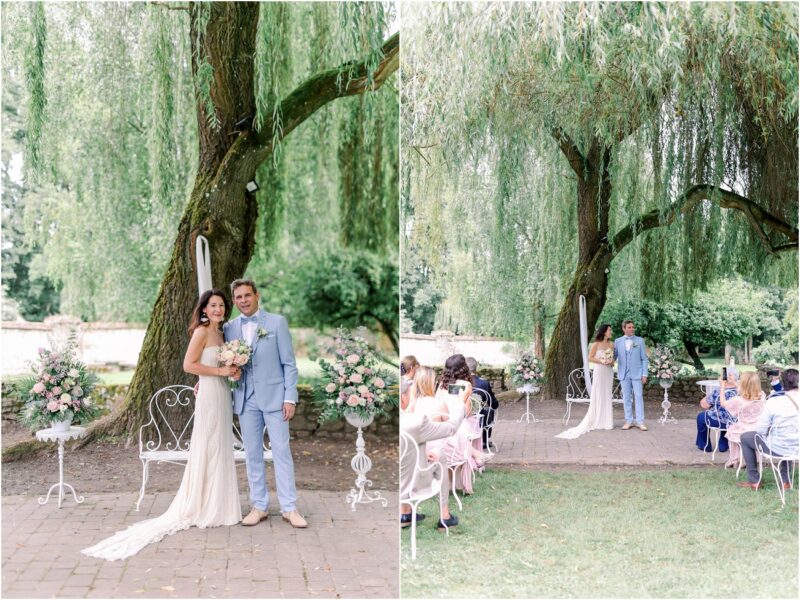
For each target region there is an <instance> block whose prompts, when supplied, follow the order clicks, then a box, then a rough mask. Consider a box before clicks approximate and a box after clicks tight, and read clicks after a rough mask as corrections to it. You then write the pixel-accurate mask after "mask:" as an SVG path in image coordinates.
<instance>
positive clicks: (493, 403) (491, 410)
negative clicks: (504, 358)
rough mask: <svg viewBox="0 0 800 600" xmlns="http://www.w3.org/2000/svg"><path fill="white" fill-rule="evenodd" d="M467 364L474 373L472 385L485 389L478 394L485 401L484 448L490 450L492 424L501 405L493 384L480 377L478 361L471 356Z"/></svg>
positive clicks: (483, 410)
mask: <svg viewBox="0 0 800 600" xmlns="http://www.w3.org/2000/svg"><path fill="white" fill-rule="evenodd" d="M467 366H468V367H469V370H470V373H471V374H472V387H473V388H474V389H476V390H483V392H485V393H483V394H481V393H479V394H478V396H480V398H481V401H482V402H483V407H482V408H481V414H482V415H483V426H484V429H483V449H484V450H488V449H489V445H490V444H491V437H492V427H490V426H491V424H492V423H494V417H495V414H496V413H497V407H498V406H500V404H499V402H497V398H496V397H495V395H494V392H493V391H492V384H491V383H490V382H489V381H488V380H486V379H483V378H482V377H478V361H477V360H475V359H474V358H472V357H471V356H470V357H469V358H467ZM487 397H488V398H487Z"/></svg>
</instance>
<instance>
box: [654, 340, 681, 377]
mask: <svg viewBox="0 0 800 600" xmlns="http://www.w3.org/2000/svg"><path fill="white" fill-rule="evenodd" d="M651 358H652V360H651V361H650V372H651V373H655V376H656V377H657V378H658V379H675V377H677V375H678V373H680V371H681V365H679V364H678V361H676V360H675V352H673V350H672V348H670V347H669V346H663V345H661V344H656V349H655V351H654V352H653V356H652V357H651Z"/></svg>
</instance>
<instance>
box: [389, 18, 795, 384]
mask: <svg viewBox="0 0 800 600" xmlns="http://www.w3.org/2000/svg"><path fill="white" fill-rule="evenodd" d="M403 18H404V24H405V25H407V28H406V30H407V31H408V44H407V46H406V49H407V56H408V60H407V61H406V60H405V56H406V51H404V66H403V68H404V69H405V68H406V66H407V73H406V72H404V75H403V81H404V90H403V96H404V98H407V102H404V104H403V108H402V110H403V122H404V144H405V145H407V146H408V147H409V148H410V149H411V150H412V151H411V152H409V153H408V155H409V156H410V158H411V160H410V162H411V171H412V174H411V176H410V178H409V179H410V182H409V186H410V190H409V191H408V192H407V193H408V194H409V195H410V196H411V197H412V205H413V209H414V210H413V212H414V214H413V217H412V218H411V219H410V220H409V221H408V223H407V225H408V226H407V227H406V231H409V230H410V231H411V232H412V234H411V236H412V237H414V236H415V237H416V238H417V239H418V240H419V238H423V240H424V237H425V236H424V233H423V232H422V229H423V228H428V227H429V228H431V229H437V230H441V231H442V234H441V235H442V236H444V238H445V240H446V242H447V243H446V244H445V247H444V249H443V250H438V251H437V250H436V249H435V247H434V246H433V244H430V245H427V247H428V248H429V249H430V253H431V254H439V256H438V257H437V258H438V260H439V262H440V263H441V264H442V267H441V271H442V277H443V278H444V279H445V280H446V281H447V286H448V292H449V294H448V300H447V305H446V306H445V307H444V310H445V311H446V312H447V313H448V314H449V315H450V318H451V319H453V320H455V321H457V322H461V323H470V322H472V323H474V322H475V321H478V320H480V321H481V322H484V323H485V322H487V321H488V322H489V323H490V324H491V318H492V317H494V318H495V319H498V320H503V319H508V320H513V319H514V318H515V314H514V313H513V312H511V311H508V310H505V311H503V312H497V311H495V310H494V309H493V308H492V305H493V304H496V305H498V306H501V307H503V306H504V305H506V306H507V305H517V306H519V305H520V301H519V300H517V302H516V303H515V302H514V300H513V299H508V297H509V296H511V297H512V298H513V297H514V296H517V295H518V294H521V297H522V298H523V302H522V304H521V306H522V307H527V308H528V309H529V310H530V313H531V315H533V314H537V315H538V316H536V317H533V316H531V318H530V319H528V321H529V322H530V323H535V322H536V321H537V320H540V319H542V318H545V317H546V316H547V315H546V313H548V312H549V311H550V310H553V311H554V317H555V319H554V321H555V322H554V325H553V330H552V335H551V338H550V343H549V347H548V348H547V352H546V365H545V369H546V372H547V374H548V389H547V390H546V393H548V394H551V395H558V394H560V393H561V392H562V391H563V388H564V386H565V382H566V374H567V373H568V371H569V370H571V369H572V368H575V367H576V366H578V364H579V361H580V350H579V331H578V322H579V319H578V296H580V295H584V296H585V297H586V300H587V313H588V321H589V323H590V325H591V324H593V323H595V322H596V320H597V318H598V317H599V315H600V312H601V311H602V308H603V306H604V305H605V302H606V299H607V297H608V291H609V285H610V283H613V285H612V289H613V290H627V291H628V293H631V292H632V293H639V294H644V295H646V296H648V297H650V298H656V299H657V298H668V297H670V296H674V295H690V294H692V293H693V292H694V291H695V290H697V289H700V288H702V287H703V286H704V285H705V283H706V282H707V281H709V280H712V279H714V278H715V277H717V276H719V275H720V274H725V273H730V272H738V273H741V274H742V275H744V276H746V277H750V278H753V279H755V280H761V281H766V280H770V281H773V282H780V283H783V284H784V285H795V286H796V281H797V272H796V256H797V255H796V253H795V252H794V251H795V250H796V248H797V243H798V232H797V173H798V171H797V133H798V125H797V86H798V76H797V49H798V45H797V7H796V6H795V5H789V4H744V3H743V4H733V3H731V4H699V3H693V4H653V3H608V4H602V3H548V4H539V3H536V4H534V3H531V4H522V3H515V4H469V5H467V4H463V5H462V4H459V5H450V4H448V5H444V4H436V5H426V6H417V5H415V6H414V7H413V8H412V9H410V10H408V11H405V12H404V15H403ZM434 57H435V58H434ZM415 155H416V156H415ZM465 171H466V172H468V173H469V175H465V174H464V173H465ZM777 173H782V174H783V176H777ZM470 178H473V181H470ZM475 178H477V179H479V180H481V181H484V182H485V185H484V186H483V189H484V191H485V192H486V194H485V195H482V194H480V193H476V191H475V186H474V179H475ZM436 189H440V190H444V193H443V194H441V196H440V197H443V198H444V199H445V203H446V204H445V206H444V207H439V208H437V209H433V208H431V207H429V206H428V204H429V203H430V202H431V200H432V198H431V195H434V196H435V195H436V194H435V192H434V190H436ZM432 192H434V193H433V194H432ZM433 213H438V214H436V215H434V214H433ZM432 216H435V218H436V220H434V221H431V220H430V219H431V217H432ZM464 223H466V224H467V226H466V227H462V224H464ZM470 223H472V224H477V225H475V226H473V227H469V224H470ZM465 229H466V232H465ZM464 233H466V235H464ZM470 236H473V237H470ZM475 236H476V237H477V239H479V240H481V243H482V244H483V246H482V247H481V246H480V245H478V246H471V248H470V250H471V251H472V252H473V255H472V256H471V257H470V259H469V260H468V261H467V262H471V263H472V264H475V265H479V266H481V267H482V268H483V269H490V275H491V277H489V278H488V284H489V286H492V288H491V289H489V290H487V289H486V288H487V287H489V286H487V285H485V284H484V281H483V278H484V276H485V275H486V274H487V273H486V271H479V270H475V269H470V268H466V267H464V266H463V264H462V263H463V262H464V258H463V257H464V256H466V255H467V254H468V253H467V252H466V250H465V248H467V247H470V244H471V243H472V242H471V240H472V239H475ZM430 237H431V239H434V238H435V237H436V236H430ZM420 243H421V244H422V246H426V243H425V241H422V242H420ZM785 253H790V255H791V256H792V257H793V258H789V259H788V260H787V259H783V260H779V257H780V256H781V255H783V254H785ZM531 254H534V255H536V256H535V257H531V256H530V255H531ZM550 274H554V275H550ZM505 276H510V277H511V279H510V280H508V281H507V282H506V283H505V284H503V283H502V279H503V277H505ZM553 290H556V291H557V297H558V299H559V302H560V308H559V307H558V304H559V302H555V303H553V302H552V298H553V296H552V294H551V292H552V291H553ZM517 312H519V310H518V311H517Z"/></svg>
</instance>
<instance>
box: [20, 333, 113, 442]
mask: <svg viewBox="0 0 800 600" xmlns="http://www.w3.org/2000/svg"><path fill="white" fill-rule="evenodd" d="M31 370H32V371H33V375H31V376H29V377H26V378H24V379H23V380H22V381H20V383H19V384H18V385H17V391H18V392H19V394H20V395H21V396H22V397H23V398H25V406H24V407H23V409H22V411H21V412H20V414H19V417H18V419H19V421H20V422H21V423H22V424H23V425H25V426H27V427H29V428H30V429H31V430H35V429H41V428H44V427H48V426H49V425H51V424H52V423H54V422H55V421H68V422H70V423H72V422H76V423H88V422H90V421H92V420H93V419H94V418H96V417H97V416H98V415H99V414H100V408H99V406H98V405H97V403H96V402H95V400H94V399H91V398H90V396H91V394H92V390H93V389H94V387H95V385H96V384H97V375H95V374H94V373H92V372H91V371H89V370H88V369H87V368H86V365H85V364H83V363H82V362H80V361H79V360H77V359H76V358H75V341H74V339H70V341H69V342H68V343H67V344H66V345H65V346H64V347H60V348H53V349H51V350H48V349H45V348H39V356H38V358H37V360H36V361H34V362H33V363H32V364H31Z"/></svg>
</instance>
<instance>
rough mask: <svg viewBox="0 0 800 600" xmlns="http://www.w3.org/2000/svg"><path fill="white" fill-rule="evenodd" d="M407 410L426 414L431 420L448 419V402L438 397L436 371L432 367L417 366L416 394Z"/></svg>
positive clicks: (415, 378) (441, 420)
mask: <svg viewBox="0 0 800 600" xmlns="http://www.w3.org/2000/svg"><path fill="white" fill-rule="evenodd" d="M406 410H407V411H408V412H412V413H421V414H425V415H427V416H428V418H429V419H430V420H431V421H439V422H444V421H447V417H448V414H449V413H448V410H447V404H446V403H445V402H444V400H442V399H441V398H437V397H436V371H434V370H433V369H431V368H430V367H423V366H417V368H416V372H415V374H414V395H413V397H412V398H411V399H410V400H409V403H408V408H407V409H406Z"/></svg>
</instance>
